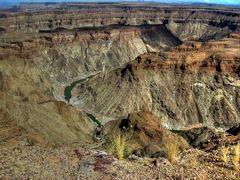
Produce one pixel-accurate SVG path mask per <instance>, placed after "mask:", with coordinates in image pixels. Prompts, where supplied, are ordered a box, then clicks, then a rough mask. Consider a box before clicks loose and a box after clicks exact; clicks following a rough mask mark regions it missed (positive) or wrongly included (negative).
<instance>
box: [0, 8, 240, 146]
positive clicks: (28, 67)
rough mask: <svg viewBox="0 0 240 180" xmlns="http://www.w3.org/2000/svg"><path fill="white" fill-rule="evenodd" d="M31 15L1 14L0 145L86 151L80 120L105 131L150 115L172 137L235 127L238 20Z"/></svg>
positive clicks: (189, 13) (88, 11)
mask: <svg viewBox="0 0 240 180" xmlns="http://www.w3.org/2000/svg"><path fill="white" fill-rule="evenodd" d="M29 8H30V6H28V5H23V6H20V7H19V9H15V11H12V10H6V11H2V12H1V13H0V62H1V63H0V65H1V66H0V98H1V102H2V103H1V105H0V112H1V113H0V123H1V125H2V124H8V126H7V129H8V128H10V130H9V131H8V132H10V133H7V134H5V133H6V132H7V130H6V129H4V130H1V131H0V137H1V138H2V139H9V141H11V137H12V136H11V135H14V136H13V137H15V136H19V137H21V136H22V135H24V134H25V135H26V136H28V137H30V138H32V139H34V141H36V142H44V143H46V142H47V143H46V144H48V142H49V143H53V144H63V143H68V144H72V143H75V142H88V143H89V142H92V141H93V138H92V137H93V134H94V132H95V128H96V127H95V125H94V124H93V123H92V122H91V120H90V119H89V118H88V116H87V114H86V113H85V112H87V113H91V114H93V115H94V116H97V118H98V119H99V120H100V121H101V122H102V123H105V122H108V121H109V120H114V119H119V118H121V117H125V116H127V115H128V114H130V113H133V112H137V111H141V110H148V111H151V112H153V113H154V114H155V115H157V116H158V117H160V119H161V120H162V122H163V124H164V126H166V127H169V128H174V129H181V128H184V127H188V126H194V125H196V124H204V125H207V126H211V127H221V128H228V127H231V126H234V125H236V124H237V123H239V122H240V120H239V117H240V114H239V113H240V112H239V111H240V110H239V104H240V102H239V97H240V95H239V88H240V87H239V86H240V82H239V75H240V68H239V58H240V57H239V56H240V55H239V41H240V40H239V33H238V32H239V31H240V29H239V17H240V15H239V12H238V11H237V10H234V9H230V8H229V9H224V10H223V9H214V8H210V9H206V8H190V7H188V8H184V7H177V6H173V7H169V6H158V5H154V6H153V5H148V6H147V7H145V6H144V5H138V6H137V5H133V4H127V5H126V4H124V5H123V4H122V5H119V4H102V5H94V4H92V5H91V4H81V5H76V6H72V5H65V6H64V7H63V6H62V5H56V6H54V5H53V6H51V7H44V8H43V7H42V6H38V7H34V8H33V7H31V11H29ZM233 32H235V33H233ZM66 88H67V90H68V91H66ZM12 126H14V127H16V128H12ZM46 127H47V128H46ZM25 135H24V136H25Z"/></svg>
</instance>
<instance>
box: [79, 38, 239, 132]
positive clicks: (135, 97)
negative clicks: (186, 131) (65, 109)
mask: <svg viewBox="0 0 240 180" xmlns="http://www.w3.org/2000/svg"><path fill="white" fill-rule="evenodd" d="M239 43H240V41H239V39H238V38H236V39H233V38H226V39H222V40H220V41H211V42H209V43H199V42H198V43H194V42H189V43H184V44H182V45H180V46H178V47H176V48H172V49H171V50H169V51H168V52H164V53H151V54H145V55H141V56H139V57H138V58H137V60H136V62H135V63H131V64H128V65H126V66H124V67H122V68H120V69H117V70H115V71H111V72H109V73H103V74H99V75H97V76H95V77H93V78H91V79H90V80H88V81H87V82H84V83H82V84H79V85H78V86H77V88H76V89H75V91H76V92H75V94H76V96H77V98H78V100H79V106H80V107H81V108H83V109H84V108H85V107H86V108H87V110H88V111H92V113H95V114H98V115H99V116H100V117H101V116H103V117H105V119H106V120H107V119H109V117H110V118H118V117H121V116H126V115H127V114H128V113H130V112H135V111H140V110H142V109H147V110H149V111H152V112H154V113H155V114H157V115H158V116H159V117H161V119H162V120H163V121H164V124H165V126H167V127H169V128H174V129H180V128H184V127H188V126H194V125H196V124H203V125H206V126H210V127H221V128H228V127H231V126H233V125H235V124H237V123H239V122H240V119H239V117H240V107H239V103H240V102H239V93H240V91H239V88H240V84H239V83H240V81H239V65H240V62H239V58H240V54H239Z"/></svg>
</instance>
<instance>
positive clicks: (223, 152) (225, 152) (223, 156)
mask: <svg viewBox="0 0 240 180" xmlns="http://www.w3.org/2000/svg"><path fill="white" fill-rule="evenodd" d="M228 153H229V150H228V148H227V147H223V148H222V149H221V159H222V161H223V162H225V163H227V161H228Z"/></svg>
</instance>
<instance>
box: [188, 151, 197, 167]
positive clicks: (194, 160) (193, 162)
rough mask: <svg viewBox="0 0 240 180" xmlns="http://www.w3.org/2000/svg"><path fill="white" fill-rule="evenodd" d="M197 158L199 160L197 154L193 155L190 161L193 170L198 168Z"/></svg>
mask: <svg viewBox="0 0 240 180" xmlns="http://www.w3.org/2000/svg"><path fill="white" fill-rule="evenodd" d="M197 158H198V156H197V154H193V155H192V156H191V158H190V159H189V162H188V163H189V166H190V167H191V168H196V166H197Z"/></svg>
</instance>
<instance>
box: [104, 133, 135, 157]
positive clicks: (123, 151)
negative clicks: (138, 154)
mask: <svg viewBox="0 0 240 180" xmlns="http://www.w3.org/2000/svg"><path fill="white" fill-rule="evenodd" d="M132 136H133V132H131V131H128V132H127V131H124V132H121V131H118V132H117V133H116V135H115V136H114V137H113V138H112V139H111V140H110V144H109V145H108V148H107V149H108V151H109V152H111V153H112V154H113V155H114V156H115V157H116V158H118V159H119V160H122V159H124V158H126V157H128V156H129V155H131V153H132V152H133V150H135V149H137V148H138V147H139V144H138V143H136V142H133V141H132Z"/></svg>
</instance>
